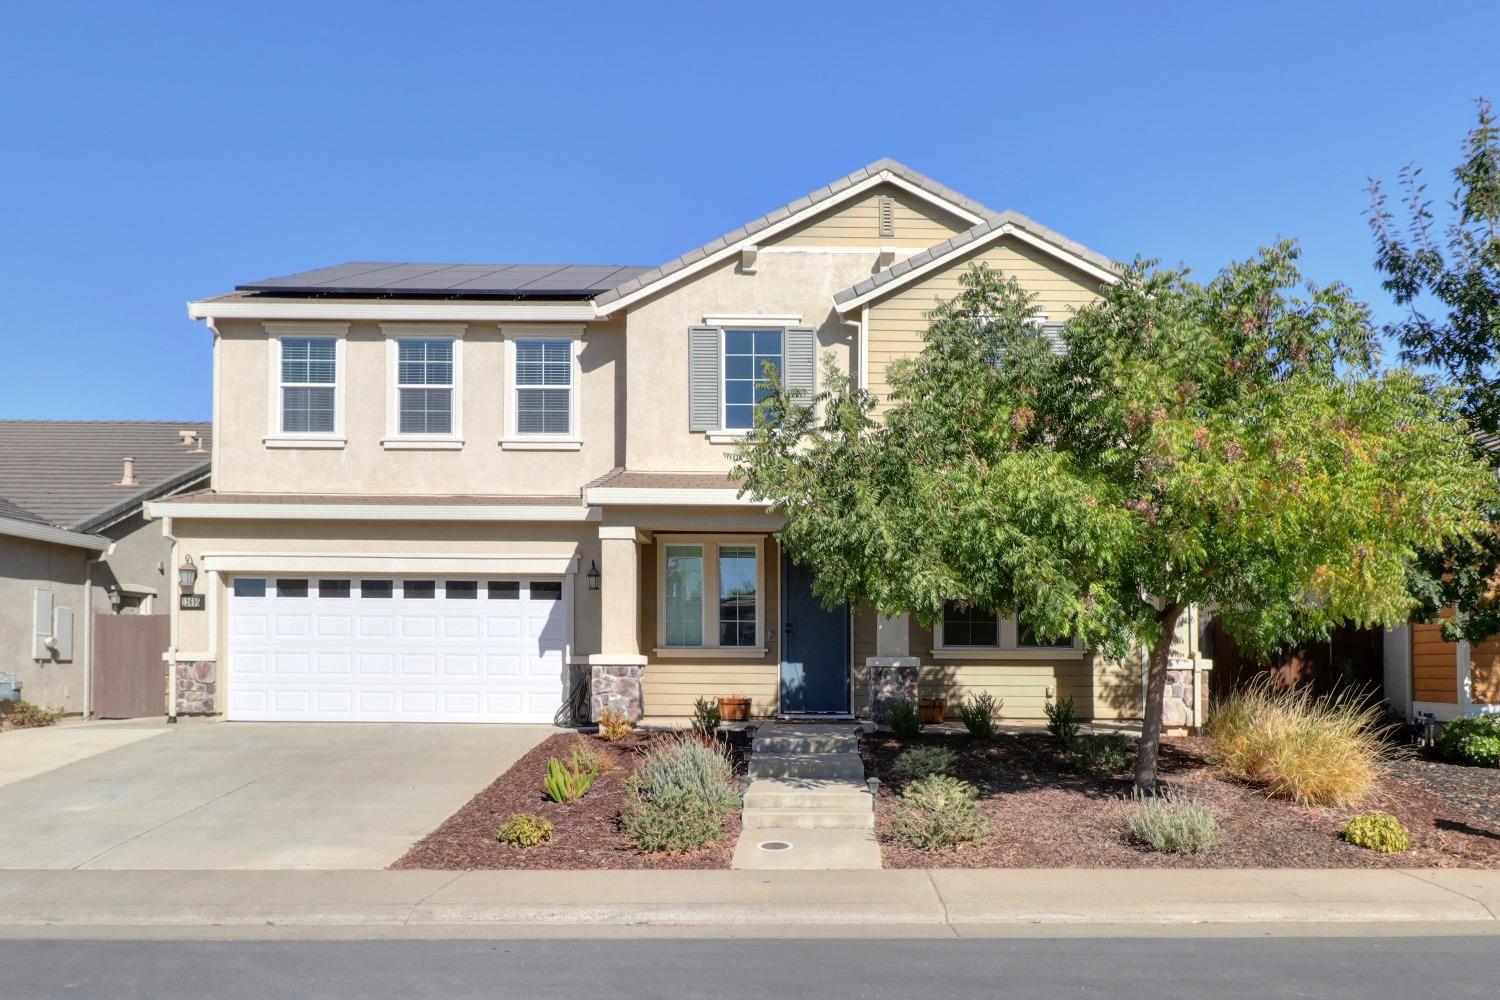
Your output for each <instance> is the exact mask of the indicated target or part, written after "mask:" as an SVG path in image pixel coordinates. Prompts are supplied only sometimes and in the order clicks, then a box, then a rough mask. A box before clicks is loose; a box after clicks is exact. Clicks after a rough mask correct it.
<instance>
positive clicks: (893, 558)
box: [736, 244, 1493, 789]
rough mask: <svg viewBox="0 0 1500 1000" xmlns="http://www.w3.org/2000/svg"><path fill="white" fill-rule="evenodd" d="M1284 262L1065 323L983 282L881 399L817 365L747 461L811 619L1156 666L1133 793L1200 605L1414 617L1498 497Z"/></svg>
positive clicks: (1464, 453)
mask: <svg viewBox="0 0 1500 1000" xmlns="http://www.w3.org/2000/svg"><path fill="white" fill-rule="evenodd" d="M1296 260H1297V250H1296V248H1295V247H1294V246H1293V245H1291V244H1282V245H1279V246H1275V247H1270V248H1267V249H1265V250H1263V251H1262V252H1261V253H1260V255H1259V256H1258V257H1256V258H1255V259H1252V260H1249V261H1245V262H1243V263H1236V264H1232V265H1230V266H1229V267H1227V268H1226V269H1225V270H1224V271H1223V272H1222V273H1220V274H1219V275H1218V276H1217V277H1215V278H1214V279H1213V280H1212V281H1210V282H1208V283H1207V284H1199V283H1197V282H1194V281H1191V280H1189V279H1188V277H1187V276H1186V274H1184V273H1182V272H1180V271H1174V270H1161V269H1157V268H1155V267H1154V266H1152V265H1151V264H1149V263H1148V262H1137V263H1136V264H1134V265H1131V266H1129V267H1127V268H1125V269H1124V270H1123V274H1122V277H1121V280H1120V281H1119V282H1118V283H1117V284H1115V285H1112V286H1110V287H1108V288H1107V289H1106V290H1105V292H1104V298H1103V301H1102V302H1100V303H1099V304H1097V305H1094V306H1090V307H1088V308H1085V309H1083V310H1081V311H1079V312H1078V313H1077V314H1076V315H1075V316H1074V317H1073V318H1072V319H1071V321H1070V322H1069V323H1068V324H1067V325H1066V327H1065V328H1064V329H1063V331H1062V334H1061V338H1062V343H1061V345H1060V348H1061V349H1060V350H1054V349H1053V345H1052V344H1051V343H1049V341H1048V340H1047V338H1046V337H1044V336H1043V335H1042V333H1041V332H1040V331H1039V330H1038V328H1037V326H1036V324H1035V321H1034V314H1035V312H1036V307H1035V303H1034V301H1033V298H1032V296H1031V295H1029V294H1028V293H1027V292H1026V291H1024V290H1023V289H1022V288H1021V286H1020V285H1019V284H1018V283H1017V282H1016V281H1015V280H1014V279H1007V278H1005V277H1004V276H1002V275H1001V274H999V273H996V272H994V271H992V270H989V269H987V268H985V267H983V266H975V267H974V268H972V269H971V270H970V271H969V272H968V273H966V274H965V275H964V278H963V289H962V291H961V292H960V294H959V295H958V296H957V297H956V298H954V299H953V300H951V301H949V302H945V303H941V304H939V305H938V307H937V308H936V309H935V310H934V311H933V312H932V313H931V315H930V325H929V328H928V331H927V343H926V346H925V348H924V349H923V351H922V352H921V354H920V355H919V356H917V357H916V358H914V359H910V360H906V361H902V362H898V363H896V364H893V365H892V366H891V369H890V372H889V375H888V378H889V381H890V384H891V386H892V389H893V392H892V400H891V404H892V405H891V406H890V409H889V410H888V412H886V413H885V414H884V419H883V420H878V419H876V417H875V414H874V412H873V411H874V408H875V405H876V401H875V400H874V399H873V398H872V397H871V396H870V394H868V393H867V392H865V391H863V390H861V389H859V388H857V387H854V386H852V385H851V384H850V381H849V379H848V377H847V376H846V375H844V374H843V373H842V372H840V371H839V370H838V369H837V367H836V366H835V365H834V364H833V363H832V362H831V361H826V362H825V366H824V367H825V377H824V380H823V390H822V392H821V393H820V394H819V396H818V398H817V399H816V400H815V403H816V404H817V405H816V406H813V407H809V406H807V405H805V403H806V401H805V400H794V399H791V398H789V397H788V396H787V395H786V394H785V393H784V392H782V391H780V390H779V389H778V390H777V392H776V393H775V395H773V397H772V398H771V399H770V400H769V401H768V402H767V404H766V412H765V413H764V415H763V418H762V419H760V420H759V421H758V426H757V427H756V428H755V429H754V431H753V432H752V433H751V434H750V435H749V436H748V437H747V438H746V441H745V443H744V444H743V446H742V447H741V449H740V450H739V452H738V454H737V456H736V458H737V467H736V474H737V475H738V476H739V477H741V479H742V482H743V487H744V489H745V490H746V491H748V492H751V493H754V494H756V495H758V496H761V497H764V498H766V499H768V500H770V501H771V502H772V504H773V505H774V507H775V508H776V509H777V510H778V511H779V512H780V513H782V514H783V515H784V516H785V517H786V526H785V528H784V529H783V531H782V534H781V540H782V544H783V545H784V546H785V547H786V550H787V551H788V552H789V553H790V554H791V555H792V557H793V558H795V559H797V560H799V561H802V562H805V563H808V564H810V565H813V566H816V567H817V569H818V577H817V580H816V582H815V584H814V590H815V593H816V594H817V595H818V596H819V597H820V598H821V599H823V600H825V601H828V602H830V603H832V602H837V601H856V600H868V601H870V602H871V603H873V604H874V606H875V607H876V608H877V609H879V610H880V611H882V612H883V613H886V614H897V613H902V612H908V613H911V614H913V615H915V616H916V617H917V618H918V619H919V620H920V621H923V622H924V623H930V622H931V621H933V620H934V619H935V618H936V617H937V616H938V615H939V614H940V613H941V610H942V607H943V602H944V601H945V600H948V599H954V600H959V601H965V602H970V603H973V604H976V605H978V606H981V607H984V608H988V609H993V610H994V611H996V612H998V613H1003V614H1010V613H1018V614H1019V616H1020V618H1021V621H1022V622H1023V623H1024V624H1025V625H1027V626H1029V627H1030V628H1031V629H1032V631H1033V632H1034V633H1035V634H1036V635H1039V636H1065V635H1071V634H1075V633H1076V634H1080V635H1081V636H1082V637H1083V640H1084V641H1085V643H1086V644H1087V645H1089V646H1091V647H1095V648H1098V649H1100V650H1101V651H1102V652H1103V653H1104V654H1105V655H1109V656H1114V657H1125V656H1127V655H1130V654H1131V653H1132V652H1133V651H1134V650H1137V649H1140V648H1142V647H1144V648H1146V649H1148V650H1149V671H1148V676H1149V683H1148V694H1147V698H1146V703H1145V727H1144V728H1145V732H1144V738H1143V739H1142V740H1141V743H1140V748H1139V752H1138V754H1137V759H1136V782H1137V784H1138V785H1139V786H1140V787H1141V788H1142V789H1151V788H1153V787H1154V785H1155V779H1156V757H1157V749H1158V745H1159V741H1160V733H1161V720H1162V713H1163V701H1164V696H1165V687H1166V679H1167V668H1168V657H1169V653H1170V650H1171V646H1172V639H1173V633H1174V630H1175V628H1176V626H1177V624H1178V621H1179V620H1180V618H1181V616H1182V614H1183V612H1184V610H1185V609H1186V608H1188V607H1189V606H1190V605H1192V604H1194V603H1199V604H1203V605H1208V606H1212V607H1213V608H1215V609H1216V610H1217V611H1218V613H1219V614H1220V615H1221V616H1222V617H1223V619H1224V620H1225V623H1226V625H1227V626H1228V628H1229V629H1230V631H1231V632H1232V634H1234V635H1235V637H1236V638H1237V639H1238V640H1240V641H1241V642H1243V643H1245V644H1247V645H1250V646H1254V647H1259V648H1268V647H1271V646H1274V645H1276V644H1278V643H1282V642H1288V641H1293V640H1297V639H1303V638H1308V637H1312V636H1319V635H1326V634H1328V632H1329V631H1331V629H1332V627H1333V626H1334V625H1336V624H1338V623H1341V622H1343V621H1345V620H1354V621H1356V622H1364V623H1373V622H1384V623H1393V622H1400V621H1405V620H1406V617H1407V613H1408V611H1409V610H1410V607H1411V603H1412V602H1411V598H1410V597H1409V596H1408V593H1407V590H1406V569H1407V566H1408V565H1409V564H1410V562H1411V561H1412V560H1413V558H1414V557H1415V555H1416V553H1417V551H1418V550H1419V549H1422V548H1428V547H1432V546H1435V545H1439V544H1443V543H1445V542H1447V541H1450V540H1454V539H1459V538H1464V537H1470V536H1472V535H1473V534H1474V533H1475V532H1476V531H1478V530H1479V528H1480V526H1481V522H1480V518H1479V517H1478V515H1477V513H1476V512H1477V510H1478V508H1479V507H1480V505H1481V503H1482V502H1483V498H1484V497H1485V496H1486V495H1487V493H1488V492H1491V491H1493V486H1492V485H1491V483H1490V481H1489V480H1488V478H1487V477H1486V476H1485V474H1484V472H1483V469H1482V467H1481V466H1480V465H1479V463H1477V462H1476V461H1475V459H1474V458H1473V457H1472V456H1471V454H1470V453H1469V450H1468V448H1467V446H1466V443H1465V437H1464V429H1463V426H1462V424H1461V422H1459V421H1457V420H1456V419H1455V418H1454V415H1453V412H1452V408H1451V401H1450V400H1449V399H1448V398H1447V397H1446V396H1444V395H1443V394H1441V393H1437V392H1434V391H1433V389H1432V386H1431V385H1430V384H1429V383H1428V382H1427V381H1424V380H1423V379H1421V378H1418V377H1417V376H1415V375H1413V374H1412V373H1410V372H1408V371H1405V370H1401V371H1394V372H1390V373H1388V374H1379V373H1377V372H1376V370H1375V361H1376V357H1375V352H1374V337H1373V332H1372V329H1371V326H1370V320H1369V315H1368V311H1367V310H1366V309H1365V308H1364V307H1363V306H1362V305H1360V304H1359V303H1357V302H1356V301H1354V300H1353V299H1352V298H1351V297H1350V296H1349V294H1348V293H1347V292H1346V291H1345V290H1344V289H1343V288H1342V287H1339V286H1333V287H1329V288H1324V289H1317V288H1312V287H1311V286H1308V288H1307V289H1306V290H1305V292H1303V291H1302V289H1301V279H1300V276H1299V274H1298V271H1297V267H1296Z"/></svg>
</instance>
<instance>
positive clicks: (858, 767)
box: [750, 750, 865, 781]
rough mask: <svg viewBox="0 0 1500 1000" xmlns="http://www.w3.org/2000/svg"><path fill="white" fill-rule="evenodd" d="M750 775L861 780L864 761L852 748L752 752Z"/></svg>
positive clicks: (863, 775) (863, 773) (756, 777)
mask: <svg viewBox="0 0 1500 1000" xmlns="http://www.w3.org/2000/svg"><path fill="white" fill-rule="evenodd" d="M750 777H751V778H752V779H758V778H796V779H808V778H823V779H836V778H843V779H847V780H851V781H863V780H864V777H865V765H864V762H863V761H862V760H860V758H859V754H858V753H857V752H855V751H852V750H841V751H837V752H834V753H752V754H751V755H750Z"/></svg>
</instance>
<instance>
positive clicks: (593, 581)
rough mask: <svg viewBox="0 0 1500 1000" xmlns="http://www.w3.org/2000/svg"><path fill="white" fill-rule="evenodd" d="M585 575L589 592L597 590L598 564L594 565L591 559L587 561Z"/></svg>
mask: <svg viewBox="0 0 1500 1000" xmlns="http://www.w3.org/2000/svg"><path fill="white" fill-rule="evenodd" d="M587 575H588V578H589V589H590V590H598V589H599V564H598V563H596V562H595V561H594V560H592V559H590V560H589V571H588V574H587Z"/></svg>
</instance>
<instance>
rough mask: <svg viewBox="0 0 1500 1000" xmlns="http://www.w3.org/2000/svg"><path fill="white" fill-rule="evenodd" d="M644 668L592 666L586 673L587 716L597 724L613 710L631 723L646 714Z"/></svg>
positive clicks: (629, 665)
mask: <svg viewBox="0 0 1500 1000" xmlns="http://www.w3.org/2000/svg"><path fill="white" fill-rule="evenodd" d="M644 677H645V669H644V668H643V667H641V666H640V665H638V664H604V663H595V664H592V665H591V667H590V671H589V717H590V718H591V719H593V721H595V722H598V721H599V717H600V716H602V715H603V714H604V713H605V712H607V711H615V712H618V713H620V714H621V715H623V716H625V718H626V719H628V720H629V721H631V722H639V721H641V717H642V716H644V715H645V714H646V685H645V680H644Z"/></svg>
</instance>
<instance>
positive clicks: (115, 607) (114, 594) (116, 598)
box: [109, 587, 120, 611]
mask: <svg viewBox="0 0 1500 1000" xmlns="http://www.w3.org/2000/svg"><path fill="white" fill-rule="evenodd" d="M109 609H110V610H111V611H119V610H120V592H119V591H118V590H116V589H115V588H114V587H110V588H109Z"/></svg>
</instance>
